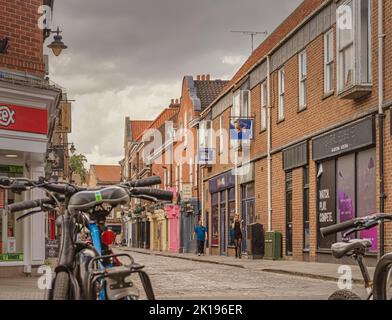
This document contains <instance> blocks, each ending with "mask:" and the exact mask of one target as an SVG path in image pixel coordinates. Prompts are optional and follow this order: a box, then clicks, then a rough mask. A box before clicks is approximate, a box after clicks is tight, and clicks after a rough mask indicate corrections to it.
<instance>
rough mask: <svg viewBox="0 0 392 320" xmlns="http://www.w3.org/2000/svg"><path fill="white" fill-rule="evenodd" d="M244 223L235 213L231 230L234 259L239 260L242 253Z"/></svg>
mask: <svg viewBox="0 0 392 320" xmlns="http://www.w3.org/2000/svg"><path fill="white" fill-rule="evenodd" d="M243 223H244V221H243V220H241V221H240V216H239V214H238V213H237V214H236V215H235V218H234V223H233V230H234V246H235V257H236V258H239V259H241V252H242V226H243Z"/></svg>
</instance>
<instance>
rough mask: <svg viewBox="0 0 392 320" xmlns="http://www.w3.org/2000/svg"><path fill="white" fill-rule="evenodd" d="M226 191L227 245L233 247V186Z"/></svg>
mask: <svg viewBox="0 0 392 320" xmlns="http://www.w3.org/2000/svg"><path fill="white" fill-rule="evenodd" d="M228 193H229V219H228V223H229V226H228V230H229V242H228V246H230V247H234V218H235V213H236V207H235V188H231V189H229V190H228Z"/></svg>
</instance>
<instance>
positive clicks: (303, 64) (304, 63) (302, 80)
mask: <svg viewBox="0 0 392 320" xmlns="http://www.w3.org/2000/svg"><path fill="white" fill-rule="evenodd" d="M298 75H299V77H298V82H299V86H298V88H299V111H302V110H305V109H306V106H307V75H308V57H307V53H306V51H302V52H301V53H300V54H299V55H298Z"/></svg>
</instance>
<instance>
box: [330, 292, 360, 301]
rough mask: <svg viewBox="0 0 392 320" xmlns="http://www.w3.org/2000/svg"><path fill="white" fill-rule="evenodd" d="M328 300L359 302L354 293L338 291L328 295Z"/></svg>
mask: <svg viewBox="0 0 392 320" xmlns="http://www.w3.org/2000/svg"><path fill="white" fill-rule="evenodd" d="M328 300H346V301H347V300H361V298H360V297H359V296H358V295H356V294H355V293H354V292H351V291H348V290H339V291H336V292H334V293H333V294H331V295H330V297H329V298H328Z"/></svg>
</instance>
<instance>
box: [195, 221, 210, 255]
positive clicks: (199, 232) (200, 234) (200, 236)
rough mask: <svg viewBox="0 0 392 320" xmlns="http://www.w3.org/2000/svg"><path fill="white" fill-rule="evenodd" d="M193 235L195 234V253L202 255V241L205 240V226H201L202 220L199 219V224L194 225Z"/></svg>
mask: <svg viewBox="0 0 392 320" xmlns="http://www.w3.org/2000/svg"><path fill="white" fill-rule="evenodd" d="M193 235H194V236H195V235H196V241H197V254H198V255H199V256H200V255H203V256H204V243H205V241H206V235H207V228H206V227H204V226H203V222H202V221H201V220H199V225H198V226H196V227H195V231H194V233H193Z"/></svg>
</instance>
